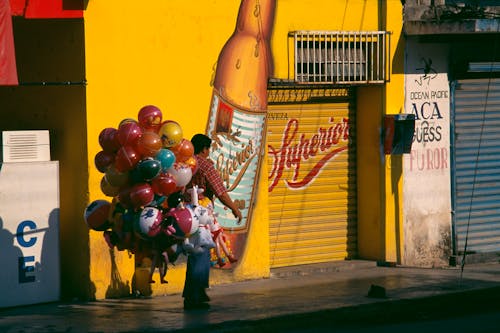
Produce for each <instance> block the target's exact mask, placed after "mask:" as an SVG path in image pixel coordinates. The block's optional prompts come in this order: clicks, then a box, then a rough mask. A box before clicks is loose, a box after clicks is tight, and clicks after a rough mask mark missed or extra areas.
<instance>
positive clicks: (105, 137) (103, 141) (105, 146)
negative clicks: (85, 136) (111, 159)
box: [99, 127, 120, 153]
mask: <svg viewBox="0 0 500 333" xmlns="http://www.w3.org/2000/svg"><path fill="white" fill-rule="evenodd" d="M117 134H118V130H117V129H116V128H111V127H108V128H105V129H103V130H102V131H101V133H99V144H100V145H101V147H102V150H104V151H106V152H111V153H114V152H116V151H117V150H118V149H119V148H120V142H119V141H118V135H117Z"/></svg>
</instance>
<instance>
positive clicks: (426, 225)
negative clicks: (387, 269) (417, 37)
mask: <svg viewBox="0 0 500 333" xmlns="http://www.w3.org/2000/svg"><path fill="white" fill-rule="evenodd" d="M447 57H448V51H447V48H446V46H443V45H440V44H420V43H418V42H416V41H414V40H408V42H407V53H406V64H405V112H406V113H412V114H414V115H415V119H416V120H415V133H414V138H413V144H412V150H411V153H410V154H405V155H404V160H403V168H404V178H403V193H404V195H403V207H404V208H403V216H404V244H405V247H404V254H403V262H404V264H407V265H413V266H436V265H437V266H441V265H447V264H448V259H449V255H450V253H449V252H450V251H451V241H450V240H451V190H450V165H451V160H450V130H449V129H450V88H449V87H450V86H449V80H448V74H447V71H448V64H447V61H446V59H447Z"/></svg>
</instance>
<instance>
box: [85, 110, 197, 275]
mask: <svg viewBox="0 0 500 333" xmlns="http://www.w3.org/2000/svg"><path fill="white" fill-rule="evenodd" d="M162 118H163V115H162V112H161V111H160V109H159V108H158V107H156V106H154V105H146V106H144V107H142V108H141V109H140V110H139V113H138V115H137V120H136V119H133V118H126V119H123V120H122V121H121V122H120V124H119V125H118V127H117V128H113V127H108V128H104V129H103V130H102V131H101V132H100V134H99V138H98V140H99V145H100V147H101V148H102V150H101V151H99V152H98V153H97V154H96V155H95V158H94V164H95V167H96V169H97V170H98V171H99V172H101V173H102V174H103V176H102V178H101V182H100V188H101V191H102V193H103V194H104V195H105V196H107V197H110V200H109V201H107V200H102V199H99V200H95V201H93V202H91V203H90V204H89V205H88V206H87V207H86V209H85V212H84V218H85V221H86V223H87V226H88V227H89V228H90V229H93V230H95V231H102V232H103V234H104V239H105V241H106V242H107V244H108V245H109V247H110V248H114V247H116V248H117V249H118V250H128V251H130V252H132V253H134V254H135V257H136V262H137V261H140V260H141V259H142V258H144V257H150V258H151V257H154V253H155V250H160V251H163V250H166V248H169V247H170V246H172V245H173V244H174V243H175V242H176V240H175V239H174V238H173V237H172V234H174V233H175V230H172V226H171V225H167V224H166V223H164V221H165V220H166V218H165V217H166V216H167V214H168V211H169V209H171V207H168V200H167V199H168V197H169V196H170V195H171V194H173V193H176V192H179V191H182V190H183V188H184V187H185V186H186V185H187V184H188V183H189V181H190V180H191V178H192V175H193V173H194V172H195V171H196V167H197V166H196V159H195V158H194V148H193V145H192V144H191V142H190V141H189V140H186V139H184V138H183V132H182V128H181V126H180V125H179V124H178V123H177V122H175V121H173V120H165V121H163V119H162ZM162 281H163V279H162Z"/></svg>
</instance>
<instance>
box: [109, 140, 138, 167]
mask: <svg viewBox="0 0 500 333" xmlns="http://www.w3.org/2000/svg"><path fill="white" fill-rule="evenodd" d="M139 160H140V155H139V153H138V152H137V151H136V150H135V149H134V148H132V147H131V146H123V147H121V148H120V149H119V150H118V151H117V152H116V156H115V168H116V170H118V171H119V172H125V171H129V170H132V169H133V168H134V167H135V166H136V164H137V163H138V162H139Z"/></svg>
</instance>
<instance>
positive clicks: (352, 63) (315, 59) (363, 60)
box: [290, 31, 389, 85]
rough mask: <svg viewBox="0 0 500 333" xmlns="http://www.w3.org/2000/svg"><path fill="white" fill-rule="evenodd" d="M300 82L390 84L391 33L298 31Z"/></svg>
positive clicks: (294, 34) (295, 37)
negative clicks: (389, 34)
mask: <svg viewBox="0 0 500 333" xmlns="http://www.w3.org/2000/svg"><path fill="white" fill-rule="evenodd" d="M290 35H291V36H292V37H293V45H294V46H295V61H294V63H295V81H296V82H297V83H318V84H321V83H329V84H350V85H354V84H374V83H384V82H386V81H387V78H386V75H387V73H388V72H389V71H388V70H386V63H387V61H386V56H387V54H389V52H388V51H389V50H388V45H389V43H388V41H387V39H388V37H387V36H388V32H385V31H371V32H370V31H368V32H352V31H296V32H292V33H291V34H290Z"/></svg>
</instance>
